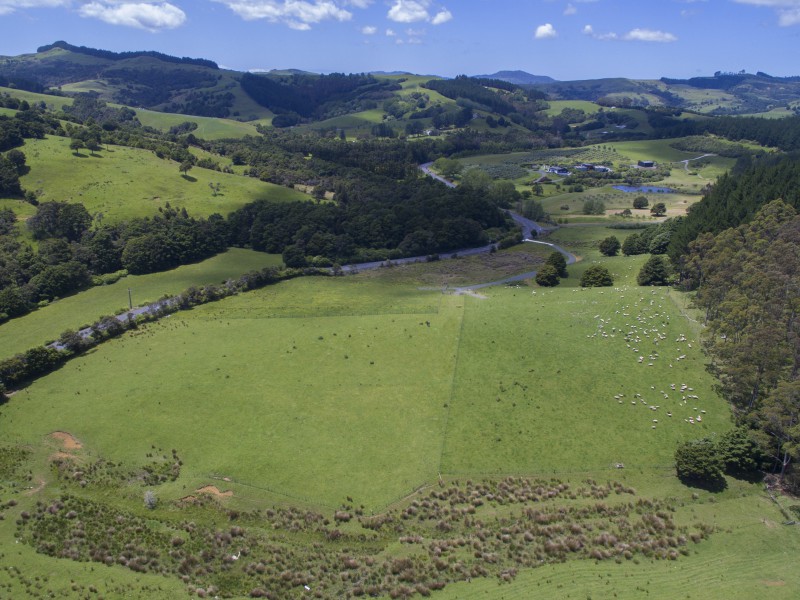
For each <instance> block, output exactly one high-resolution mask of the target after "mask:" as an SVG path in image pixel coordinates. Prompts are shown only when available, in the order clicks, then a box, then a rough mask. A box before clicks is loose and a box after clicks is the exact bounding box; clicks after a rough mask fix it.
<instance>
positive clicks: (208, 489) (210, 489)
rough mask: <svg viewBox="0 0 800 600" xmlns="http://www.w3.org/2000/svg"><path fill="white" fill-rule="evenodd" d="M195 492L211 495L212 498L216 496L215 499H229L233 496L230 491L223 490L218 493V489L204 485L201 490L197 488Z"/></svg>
mask: <svg viewBox="0 0 800 600" xmlns="http://www.w3.org/2000/svg"><path fill="white" fill-rule="evenodd" d="M195 491H196V492H197V493H198V494H211V495H212V496H216V497H217V498H230V497H231V496H233V492H232V491H231V490H225V491H224V492H223V491H220V489H219V488H218V487H217V486H215V485H205V486H203V487H201V488H197V489H196V490H195ZM187 498H188V496H187Z"/></svg>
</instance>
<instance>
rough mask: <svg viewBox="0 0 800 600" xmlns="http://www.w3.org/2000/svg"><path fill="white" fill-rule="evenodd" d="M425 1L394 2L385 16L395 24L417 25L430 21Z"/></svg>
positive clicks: (399, 0) (401, 0)
mask: <svg viewBox="0 0 800 600" xmlns="http://www.w3.org/2000/svg"><path fill="white" fill-rule="evenodd" d="M428 4H429V2H427V0H420V1H418V0H395V3H394V4H393V5H392V7H391V8H390V9H389V13H388V14H387V15H386V16H387V17H388V18H389V19H390V20H392V21H394V22H395V23H417V22H419V21H427V20H428V19H430V15H429V14H428Z"/></svg>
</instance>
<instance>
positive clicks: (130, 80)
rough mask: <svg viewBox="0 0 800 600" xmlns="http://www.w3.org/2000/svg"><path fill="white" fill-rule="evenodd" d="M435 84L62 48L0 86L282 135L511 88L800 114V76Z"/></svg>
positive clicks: (429, 115) (703, 109) (554, 95)
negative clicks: (432, 91) (268, 127)
mask: <svg viewBox="0 0 800 600" xmlns="http://www.w3.org/2000/svg"><path fill="white" fill-rule="evenodd" d="M400 77H409V78H410V77H416V78H418V79H419V80H420V82H419V83H413V82H412V83H411V84H409V85H418V86H419V88H420V89H419V91H415V92H413V93H412V96H413V102H412V101H410V100H409V98H410V96H409V94H408V93H407V92H408V89H406V87H407V86H406V87H404V86H403V84H402V81H401V79H400ZM436 79H439V80H442V79H447V78H441V77H436V76H433V75H431V76H427V75H412V74H411V73H406V72H402V71H392V72H374V73H370V74H355V75H343V74H341V73H333V74H330V75H320V74H317V73H309V72H306V71H301V70H297V69H291V68H287V69H281V70H273V71H270V72H268V73H258V74H254V73H243V72H239V71H233V70H229V69H224V68H220V67H219V66H218V65H217V63H215V62H214V61H212V60H208V59H203V58H186V57H183V58H179V57H174V56H168V55H166V54H162V53H159V52H152V51H138V52H110V51H108V50H98V49H94V48H87V47H84V46H73V45H71V44H68V43H67V42H63V41H59V42H55V43H53V44H49V45H47V46H42V47H40V48H39V49H38V50H37V52H36V53H35V54H23V55H20V56H8V57H0V86H7V87H16V88H19V89H25V90H29V91H33V92H44V91H47V92H49V93H55V94H63V95H73V94H77V93H81V92H84V93H92V94H95V95H97V96H98V97H99V98H101V99H102V100H105V101H108V102H115V103H119V104H123V105H128V106H132V107H141V108H149V109H152V110H157V111H162V112H170V113H181V114H187V115H197V116H209V117H228V118H234V119H239V120H244V121H253V120H257V119H272V118H273V117H274V116H275V115H279V116H280V119H279V120H278V121H277V123H276V121H274V120H273V124H274V125H276V124H278V123H282V126H292V125H294V124H299V123H311V122H317V121H325V120H327V119H331V118H333V117H341V116H344V115H348V114H356V113H363V112H364V111H369V110H374V109H376V108H377V109H382V110H384V111H385V112H386V114H387V115H389V116H390V117H391V118H394V119H400V118H402V117H403V115H411V116H409V117H408V118H409V119H412V120H415V119H416V120H418V122H419V123H421V122H422V121H419V119H422V118H425V119H428V121H426V123H428V122H429V121H430V120H431V119H433V118H434V117H436V116H437V115H440V116H441V113H443V112H449V113H454V114H455V112H456V111H458V110H462V109H463V107H464V106H472V107H473V108H475V109H478V110H484V111H485V112H488V113H494V114H495V116H496V117H499V116H508V115H510V114H512V113H514V112H520V113H526V112H530V110H531V107H527V108H525V107H517V108H515V109H514V110H511V109H509V108H508V106H506V104H507V103H506V100H507V96H508V94H507V92H509V91H512V90H513V88H514V86H516V87H522V88H526V92H527V93H526V94H525V95H523V96H522V97H527V98H528V100H534V99H537V101H539V102H544V101H556V100H585V101H589V102H596V103H600V104H603V105H605V106H617V107H630V108H644V107H653V106H660V107H670V108H676V109H681V110H690V111H695V112H699V113H704V114H713V115H722V114H753V113H764V112H767V111H776V113H775V114H778V115H779V116H780V115H790V114H800V77H773V76H770V75H768V74H766V73H763V72H760V71H759V72H757V73H755V74H751V73H746V72H738V73H725V72H717V73H714V74H713V75H711V76H707V77H693V78H691V79H668V78H661V79H626V78H622V77H620V78H606V79H590V80H584V81H557V80H555V79H553V78H552V77H548V76H546V75H533V74H531V73H527V72H525V71H520V70H516V71H515V70H504V71H498V72H496V73H493V74H490V75H476V76H474V77H473V83H472V84H469V83H467V82H465V81H464V79H467V78H464V77H460V78H457V79H460V80H461V81H460V82H457V83H454V85H448V86H445V87H446V89H447V90H448V91H447V93H446V94H444V95H445V96H446V98H447V102H443V101H442V100H441V98H440V99H439V100H438V101H437V102H438V104H440V105H435V106H428V105H424V104H425V102H426V100H425V96H426V94H425V92H424V91H423V90H424V89H425V88H433V87H435V86H433V85H430V84H428V83H425V82H427V81H429V80H436ZM475 79H478V80H479V79H493V80H496V81H502V82H503V84H502V85H497V86H488V87H486V86H485V85H484V84H485V82H484V84H482V83H481V82H480V81H475ZM448 81H453V82H455V81H456V80H448ZM496 87H502V88H503V90H497V89H494V88H496ZM504 94H505V95H504ZM518 97H519V96H518ZM498 103H499V104H498ZM434 104H437V103H434ZM423 105H424V106H423ZM498 107H499V108H498ZM523 108H524V110H517V109H523ZM532 110H534V111H535V110H541V109H540V108H539V109H535V108H534V109H532ZM412 112H413V113H414V114H413V115H412V114H411V113H412ZM451 116H452V115H451ZM440 120H441V119H440ZM445 120H446V119H445ZM426 126H427V125H426Z"/></svg>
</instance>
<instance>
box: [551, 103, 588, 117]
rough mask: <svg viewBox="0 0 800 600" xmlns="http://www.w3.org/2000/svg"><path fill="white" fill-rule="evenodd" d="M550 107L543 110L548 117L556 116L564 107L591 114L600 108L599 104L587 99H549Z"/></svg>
mask: <svg viewBox="0 0 800 600" xmlns="http://www.w3.org/2000/svg"><path fill="white" fill-rule="evenodd" d="M548 104H549V105H550V108H548V109H547V110H545V111H544V113H545V114H546V115H547V116H548V117H557V116H558V115H560V114H561V111H562V110H564V109H565V108H572V109H577V110H582V111H583V112H585V113H586V114H587V115H593V114H595V113H596V112H598V111H599V110H600V105H599V104H595V103H594V102H589V101H588V100H550V101H548Z"/></svg>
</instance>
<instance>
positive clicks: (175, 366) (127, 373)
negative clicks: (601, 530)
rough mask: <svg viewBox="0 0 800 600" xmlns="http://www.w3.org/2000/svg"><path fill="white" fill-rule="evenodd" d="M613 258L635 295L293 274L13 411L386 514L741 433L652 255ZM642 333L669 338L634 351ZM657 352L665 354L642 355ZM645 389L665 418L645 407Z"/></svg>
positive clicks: (153, 333)
mask: <svg viewBox="0 0 800 600" xmlns="http://www.w3.org/2000/svg"><path fill="white" fill-rule="evenodd" d="M578 244H579V240H577V239H576V240H574V243H573V245H578ZM587 255H589V258H588V259H587V262H588V261H589V260H591V256H592V255H591V253H590V251H587ZM607 262H608V264H609V266H611V268H612V270H613V271H614V272H615V276H616V278H617V285H618V287H617V288H608V289H605V290H581V289H580V288H578V287H573V286H576V285H577V284H576V282H577V277H578V272H579V271H580V269H581V268H582V267H579V266H574V267H570V273H571V275H570V278H569V279H567V280H565V285H564V287H560V288H556V289H554V290H543V289H538V290H537V293H536V294H532V293H531V291H533V290H534V288H529V287H527V286H523V287H519V288H518V287H510V288H504V287H499V288H491V289H490V290H486V291H484V290H481V294H483V295H486V296H488V298H487V299H479V298H472V297H464V296H450V295H443V294H441V293H440V292H439V291H436V290H434V291H424V290H420V291H418V290H416V289H415V288H414V287H411V286H407V285H401V284H399V283H394V284H393V283H390V282H383V281H381V280H380V279H377V280H376V279H369V278H367V279H362V278H360V277H347V278H344V279H318V278H308V279H301V280H294V281H291V282H286V283H283V284H279V285H276V286H271V287H268V288H264V289H263V290H260V291H256V292H252V293H248V294H243V295H241V296H238V297H235V298H230V299H227V300H224V301H221V302H218V303H215V304H210V305H206V306H203V307H200V308H197V309H195V310H193V311H190V312H188V313H179V314H176V315H173V316H172V317H170V318H168V319H164V320H163V321H162V322H160V323H158V324H153V325H149V326H147V327H145V328H143V329H142V330H141V331H140V332H138V333H135V334H132V335H128V336H125V337H123V338H122V339H119V340H115V341H113V342H109V343H106V344H104V345H102V346H100V347H99V348H97V350H95V351H93V352H92V353H90V354H88V355H86V356H83V357H80V358H78V359H75V360H73V361H71V362H70V363H68V364H67V365H65V366H64V367H63V368H62V369H60V370H59V371H58V372H56V373H53V374H52V375H50V376H48V377H45V378H43V379H40V380H39V381H37V382H35V383H34V384H32V385H31V386H30V387H29V388H27V389H24V390H22V391H20V392H19V393H18V394H17V395H15V396H14V401H13V402H11V403H10V404H9V405H8V408H7V409H4V415H5V416H6V417H7V418H6V419H5V420H4V422H5V423H7V425H8V426H9V427H11V428H12V429H11V430H10V431H9V434H10V435H11V436H12V438H11V439H13V440H14V441H16V442H18V443H19V442H22V443H31V444H33V443H35V442H36V440H37V439H40V438H41V437H42V436H44V435H46V434H47V433H49V432H51V431H56V430H60V431H69V432H70V433H72V434H73V435H75V436H76V437H77V438H79V439H80V440H81V441H83V442H84V443H85V444H86V446H87V447H89V448H92V449H93V452H96V453H97V454H98V455H99V456H103V457H106V458H108V459H111V460H120V461H123V462H132V461H134V460H136V458H137V457H139V456H140V455H141V453H142V452H144V451H146V449H147V448H148V447H149V446H150V445H151V444H155V445H156V446H160V447H170V448H177V449H178V452H179V453H180V455H181V456H182V457H183V460H184V462H185V476H186V477H187V478H188V479H189V480H190V481H199V480H201V479H203V478H204V477H205V478H210V477H211V476H213V475H219V476H224V477H228V478H230V479H231V480H232V482H234V483H238V484H241V485H247V486H251V487H253V488H256V489H261V490H263V491H264V493H268V492H273V493H277V494H284V495H287V496H290V497H295V498H302V499H304V500H306V501H310V502H313V503H315V504H320V505H324V506H335V505H336V504H337V503H338V502H340V501H341V500H342V498H343V497H344V496H346V495H349V496H353V497H354V498H357V499H358V501H359V502H361V503H363V504H365V505H366V506H368V507H372V508H373V509H375V508H377V507H380V506H383V505H385V504H387V503H390V502H392V501H394V500H396V499H398V498H400V497H402V496H403V495H405V494H407V493H410V492H411V491H412V490H413V489H414V488H415V487H416V486H418V485H421V484H423V483H425V482H429V481H431V480H432V479H433V478H435V475H436V473H437V472H442V473H450V474H462V473H521V472H527V473H530V472H533V473H549V472H551V471H555V472H557V473H562V472H570V471H574V470H597V469H604V468H606V467H607V466H608V465H609V464H611V463H613V462H615V461H618V462H619V461H621V462H625V463H630V464H631V465H638V466H641V467H642V468H650V467H653V466H664V465H666V466H669V464H670V462H671V460H672V459H671V456H672V452H673V451H674V444H675V442H676V441H677V440H680V439H686V438H688V437H690V436H692V435H694V436H695V437H696V436H697V435H700V434H708V433H711V432H714V431H722V430H724V429H726V428H727V427H729V417H728V411H727V408H726V407H725V405H724V403H722V401H721V400H719V398H717V397H716V396H715V395H714V394H713V392H712V391H711V388H712V384H713V381H712V380H711V377H710V376H709V375H708V374H706V373H705V371H704V369H703V363H704V361H703V357H702V355H701V354H700V350H699V345H698V344H697V340H696V339H695V337H696V336H695V334H694V332H693V331H692V329H691V324H690V323H684V322H683V320H682V318H681V317H680V314H679V313H678V312H677V310H678V309H677V307H676V306H675V305H674V304H673V303H672V301H671V300H670V298H669V297H668V295H667V294H666V292H665V291H662V290H656V291H655V292H653V291H651V290H641V289H638V288H635V287H634V286H632V285H631V281H632V280H633V279H634V278H635V274H636V272H637V271H638V267H639V266H640V265H641V263H642V259H641V257H635V258H631V259H627V258H623V257H617V258H614V259H608V261H607ZM624 312H627V313H629V315H628V316H623V315H622V313H624ZM600 318H603V319H605V320H606V321H607V323H605V324H603V325H602V327H601V324H602V322H601V321H600V320H599V319H600ZM665 323H667V324H665ZM670 323H671V324H670ZM631 326H637V327H639V326H640V327H641V328H642V329H645V328H646V329H650V328H655V329H658V331H659V332H664V333H666V334H667V339H665V340H662V341H660V342H658V343H651V342H650V341H642V342H641V343H637V344H636V346H637V351H636V352H634V351H633V350H631V349H630V348H626V343H625V341H624V340H623V334H622V329H623V328H629V327H631ZM612 327H618V328H619V332H615V331H612ZM655 329H653V331H655ZM626 330H627V329H626ZM603 332H607V333H608V335H609V336H610V337H605V336H603V335H601V334H602V333H603ZM680 334H684V335H686V336H687V338H689V339H691V340H692V341H694V350H689V349H687V348H686V345H685V344H679V343H677V342H675V338H677V337H678V336H679V335H680ZM642 335H645V336H647V337H648V339H649V337H650V336H649V333H648V334H642ZM656 351H658V352H659V353H660V355H661V357H660V358H659V359H658V360H656V361H654V362H656V364H655V365H654V366H648V365H647V363H645V364H641V363H638V362H637V357H638V355H639V354H642V353H644V354H645V356H647V355H649V354H651V353H653V352H656ZM678 352H682V353H685V354H686V355H687V358H686V359H683V360H680V361H677V358H676V357H677V356H678ZM166 357H168V359H167V358H166ZM648 362H650V361H648ZM670 362H671V363H673V367H672V368H669V367H668V363H670ZM112 380H113V381H114V385H113V386H109V385H108V381H112ZM684 382H685V383H688V385H690V386H692V387H693V388H694V389H695V390H696V392H695V393H697V394H698V395H699V396H700V398H701V400H700V401H698V403H699V404H702V406H700V407H697V408H698V410H701V409H702V410H706V411H707V413H706V415H705V418H704V419H703V423H702V425H701V424H697V425H696V426H690V425H689V424H688V423H686V422H685V421H683V419H684V418H688V416H689V413H690V412H692V410H693V408H694V407H685V406H680V407H679V406H677V404H676V402H677V399H676V398H673V399H671V400H662V399H660V398H659V397H658V396H659V394H660V392H659V390H662V389H665V390H669V387H668V386H669V385H670V383H677V384H678V385H680V384H681V383H684ZM648 384H650V385H653V386H655V391H653V390H651V389H650V388H649V385H648ZM210 390H213V393H209V391H210ZM637 392H641V393H642V394H643V395H644V398H645V399H646V400H647V402H650V403H653V404H655V403H658V404H661V405H662V408H661V409H660V412H658V413H656V412H653V411H651V410H650V409H649V408H648V407H647V406H639V405H638V404H637V405H636V406H633V405H630V400H632V399H633V394H634V393H637ZM620 393H623V394H625V402H624V403H622V404H620V403H618V401H617V399H615V398H614V396H615V395H616V394H620ZM670 393H673V392H671V391H670ZM67 397H68V398H69V406H70V410H69V411H62V410H57V409H56V407H57V406H58V405H59V403H60V402H63V399H64V398H67ZM97 398H103V402H102V409H100V408H99V407H98V405H97V401H96V399H97ZM222 398H225V399H226V400H225V401H222V400H221V399H222ZM673 405H674V406H673ZM668 409H670V410H673V411H674V416H673V417H672V418H671V419H672V420H671V421H670V420H669V419H670V418H668V417H667V416H666V415H665V412H666V410H668ZM684 413H685V414H684ZM90 414H91V415H92V416H91V418H89V415H90ZM698 414H699V413H698ZM653 418H659V419H660V420H661V421H662V424H661V425H660V426H659V427H658V428H657V429H655V430H653V429H651V421H652V419H653ZM120 421H124V422H126V423H127V426H126V428H125V430H124V431H120V430H119V428H118V427H115V426H114V423H118V422H120ZM209 423H213V424H214V425H213V427H211V428H209V426H208V424H209ZM554 423H558V426H557V427H554V425H553V424H554ZM445 431H446V433H445ZM604 431H607V432H608V433H602V432H604ZM201 432H202V433H201ZM563 432H569V433H568V434H567V435H562V434H563ZM201 435H202V437H203V439H213V444H214V447H215V448H217V449H218V450H217V451H215V452H213V453H209V452H207V448H206V446H205V445H204V444H200V443H199V440H200V438H199V437H198V436H201ZM345 438H347V439H348V440H351V441H350V443H347V444H341V440H342V439H345ZM440 460H441V462H440ZM170 493H176V490H173V491H171V492H170Z"/></svg>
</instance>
